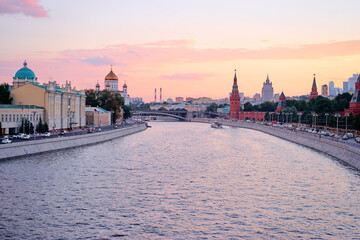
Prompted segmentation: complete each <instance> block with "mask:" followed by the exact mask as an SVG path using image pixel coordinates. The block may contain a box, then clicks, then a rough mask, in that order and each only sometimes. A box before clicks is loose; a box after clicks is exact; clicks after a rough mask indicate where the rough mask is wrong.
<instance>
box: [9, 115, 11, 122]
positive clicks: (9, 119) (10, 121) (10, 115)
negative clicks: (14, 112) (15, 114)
mask: <svg viewBox="0 0 360 240" xmlns="http://www.w3.org/2000/svg"><path fill="white" fill-rule="evenodd" d="M9 122H11V114H9Z"/></svg>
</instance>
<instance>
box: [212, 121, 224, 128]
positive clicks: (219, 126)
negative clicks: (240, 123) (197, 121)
mask: <svg viewBox="0 0 360 240" xmlns="http://www.w3.org/2000/svg"><path fill="white" fill-rule="evenodd" d="M211 127H212V128H222V124H221V123H218V122H213V123H212V124H211Z"/></svg>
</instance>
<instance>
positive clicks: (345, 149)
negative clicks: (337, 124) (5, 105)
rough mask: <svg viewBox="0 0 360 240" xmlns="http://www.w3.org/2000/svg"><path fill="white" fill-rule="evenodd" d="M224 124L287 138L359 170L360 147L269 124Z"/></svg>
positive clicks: (205, 121)
mask: <svg viewBox="0 0 360 240" xmlns="http://www.w3.org/2000/svg"><path fill="white" fill-rule="evenodd" d="M191 121H192V122H201V123H211V122H213V121H214V120H213V119H192V120H191ZM220 122H221V123H222V124H223V125H225V126H231V127H240V128H247V129H252V130H256V131H260V132H263V133H267V134H270V135H273V136H275V137H279V138H282V139H284V140H288V141H291V142H294V143H297V144H300V145H303V146H305V147H309V148H312V149H314V150H317V151H320V152H323V153H325V154H328V155H330V156H332V157H334V158H337V159H339V160H341V161H343V162H345V163H347V164H349V165H351V166H353V167H354V168H356V169H358V170H360V149H359V148H356V147H352V146H349V145H346V144H343V143H341V142H335V141H332V140H329V139H324V138H319V137H316V136H311V135H307V134H304V133H302V132H294V131H290V130H286V129H281V128H274V127H271V126H266V125H260V124H255V123H247V122H233V121H230V120H222V121H220Z"/></svg>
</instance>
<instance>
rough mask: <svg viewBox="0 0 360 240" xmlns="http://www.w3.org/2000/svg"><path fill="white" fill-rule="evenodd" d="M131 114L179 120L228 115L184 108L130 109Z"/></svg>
mask: <svg viewBox="0 0 360 240" xmlns="http://www.w3.org/2000/svg"><path fill="white" fill-rule="evenodd" d="M132 115H133V116H168V117H173V118H176V119H179V120H181V121H190V119H192V118H203V117H208V118H214V117H228V115H229V114H228V113H218V112H202V111H196V112H190V111H186V110H138V111H132Z"/></svg>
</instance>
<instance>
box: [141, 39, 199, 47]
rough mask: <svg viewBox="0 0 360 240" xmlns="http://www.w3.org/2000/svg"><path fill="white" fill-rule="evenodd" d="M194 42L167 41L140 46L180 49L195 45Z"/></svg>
mask: <svg viewBox="0 0 360 240" xmlns="http://www.w3.org/2000/svg"><path fill="white" fill-rule="evenodd" d="M194 44H195V41H194V40H189V39H181V40H166V41H156V42H149V43H143V44H140V46H143V47H179V46H182V47H184V46H191V45H194Z"/></svg>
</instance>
